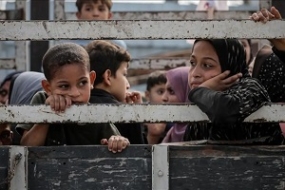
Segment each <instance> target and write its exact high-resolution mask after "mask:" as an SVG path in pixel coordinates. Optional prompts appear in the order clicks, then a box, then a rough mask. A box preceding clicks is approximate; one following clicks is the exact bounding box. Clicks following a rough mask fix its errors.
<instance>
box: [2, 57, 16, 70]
mask: <svg viewBox="0 0 285 190" xmlns="http://www.w3.org/2000/svg"><path fill="white" fill-rule="evenodd" d="M0 69H16V60H15V59H0Z"/></svg>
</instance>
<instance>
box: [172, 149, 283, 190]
mask: <svg viewBox="0 0 285 190" xmlns="http://www.w3.org/2000/svg"><path fill="white" fill-rule="evenodd" d="M284 148H285V147H284V146H280V147H277V146H271V147H260V146H256V147H234V146H188V147H176V148H172V149H171V150H170V179H171V183H170V184H171V185H170V189H175V190H180V189H181V190H182V189H201V190H202V189H248V190H252V189H284V188H285V163H284V159H285V149H284Z"/></svg>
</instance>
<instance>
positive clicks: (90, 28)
mask: <svg viewBox="0 0 285 190" xmlns="http://www.w3.org/2000/svg"><path fill="white" fill-rule="evenodd" d="M190 38H194V39H195V38H207V39H210V38H249V39H251V38H253V39H257V38H266V39H267V38H285V20H274V21H270V22H268V23H266V24H263V23H259V22H258V23H255V22H254V21H251V20H240V21H238V20H223V21H217V20H211V21H191V20H186V21H182V20H179V21H178V20H175V21H173V20H172V21H170V20H168V21H167V20H165V21H114V20H110V21H2V22H0V40H54V39H190Z"/></svg>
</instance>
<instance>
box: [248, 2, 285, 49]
mask: <svg viewBox="0 0 285 190" xmlns="http://www.w3.org/2000/svg"><path fill="white" fill-rule="evenodd" d="M249 18H250V19H251V20H253V21H256V22H263V23H266V22H267V21H269V20H276V19H282V16H281V14H280V12H279V11H278V10H277V9H276V8H275V7H271V8H270V10H267V9H261V11H258V12H256V13H253V14H252V15H251V16H250V17H249ZM268 40H269V41H270V42H271V43H272V44H273V46H275V47H276V48H277V49H278V50H281V51H285V39H268Z"/></svg>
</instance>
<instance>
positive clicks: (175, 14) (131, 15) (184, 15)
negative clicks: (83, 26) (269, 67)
mask: <svg viewBox="0 0 285 190" xmlns="http://www.w3.org/2000/svg"><path fill="white" fill-rule="evenodd" d="M58 9H59V8H58ZM251 14H252V12H249V11H218V12H215V13H214V19H248V18H249V16H250V15H251ZM56 15H57V16H58V18H60V19H59V20H64V19H62V18H63V16H61V11H58V13H57V14H56ZM65 17H66V19H67V20H76V15H75V13H65ZM207 17H208V16H207V12H205V11H163V12H162V11H161V12H131V11H128V12H113V19H114V20H205V19H207Z"/></svg>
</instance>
